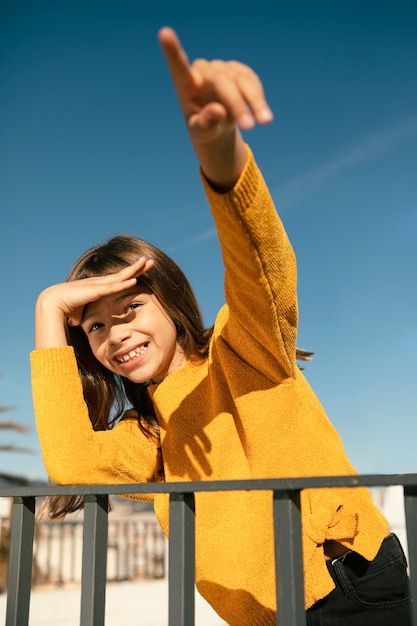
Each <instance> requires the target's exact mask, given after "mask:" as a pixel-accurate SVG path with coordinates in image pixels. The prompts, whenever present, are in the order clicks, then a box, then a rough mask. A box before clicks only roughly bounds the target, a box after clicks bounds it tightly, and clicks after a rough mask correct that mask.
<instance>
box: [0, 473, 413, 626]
mask: <svg viewBox="0 0 417 626" xmlns="http://www.w3.org/2000/svg"><path fill="white" fill-rule="evenodd" d="M391 485H401V486H402V487H403V489H404V507H405V520H406V531H407V543H408V554H409V568H410V580H411V596H412V600H413V622H412V623H413V626H417V474H399V475H363V476H331V477H313V478H294V479H268V480H243V481H237V480H236V481H216V482H194V483H165V484H161V483H157V484H154V483H152V484H146V485H89V486H77V487H50V486H47V487H42V488H32V487H20V488H7V489H0V497H12V498H13V512H12V525H11V534H10V553H9V572H8V596H7V611H6V626H26V625H27V624H28V623H29V605H30V594H31V586H32V561H33V542H34V530H35V503H36V499H37V498H41V497H43V496H47V495H82V496H84V501H85V509H84V522H83V554H82V577H81V608H80V626H104V617H105V592H106V567H107V551H108V550H107V549H108V545H107V544H108V512H107V511H108V498H109V495H111V494H114V495H118V494H127V493H159V492H164V493H169V494H170V541H169V568H168V569H169V577H168V586H169V609H168V620H169V622H168V623H169V626H179V625H181V626H194V620H195V605H194V602H195V601H194V571H195V568H194V538H195V533H194V493H197V492H202V491H206V492H213V491H228V490H245V491H246V490H248V491H250V490H256V491H260V490H268V491H271V492H273V496H274V498H273V513H274V534H275V555H276V563H277V569H276V594H277V603H278V613H277V624H280V625H282V624H285V626H305V624H306V620H305V611H304V590H303V574H302V550H301V516H300V492H301V491H302V490H303V489H306V488H323V487H351V488H352V489H354V488H355V487H359V486H366V487H387V486H391ZM138 626H140V617H139V616H138Z"/></svg>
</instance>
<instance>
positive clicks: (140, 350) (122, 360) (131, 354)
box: [116, 343, 148, 363]
mask: <svg viewBox="0 0 417 626" xmlns="http://www.w3.org/2000/svg"><path fill="white" fill-rule="evenodd" d="M147 349H148V344H147V343H146V344H144V345H143V346H140V347H139V348H136V350H132V351H131V352H129V353H128V354H125V355H124V356H121V357H117V358H116V361H118V362H119V363H127V362H128V361H131V360H132V359H134V358H136V357H138V356H141V355H142V354H144V353H145V352H146V350H147Z"/></svg>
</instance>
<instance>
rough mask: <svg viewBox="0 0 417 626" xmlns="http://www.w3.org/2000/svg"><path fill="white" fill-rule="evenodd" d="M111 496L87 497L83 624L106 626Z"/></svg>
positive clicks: (85, 625)
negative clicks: (109, 504) (109, 497)
mask: <svg viewBox="0 0 417 626" xmlns="http://www.w3.org/2000/svg"><path fill="white" fill-rule="evenodd" d="M107 531H108V496H107V495H87V496H85V498H84V531H83V557H82V573H81V618H80V626H104V617H105V601H106V568H107Z"/></svg>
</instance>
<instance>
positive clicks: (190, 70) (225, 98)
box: [159, 28, 273, 141]
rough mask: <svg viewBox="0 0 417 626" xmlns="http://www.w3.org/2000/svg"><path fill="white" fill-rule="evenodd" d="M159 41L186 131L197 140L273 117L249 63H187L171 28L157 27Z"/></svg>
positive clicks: (201, 61)
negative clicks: (186, 127) (185, 122)
mask: <svg viewBox="0 0 417 626" xmlns="http://www.w3.org/2000/svg"><path fill="white" fill-rule="evenodd" d="M159 42H160V44H161V47H162V50H163V52H164V54H165V58H166V61H167V64H168V68H169V71H170V73H171V76H172V80H173V82H174V86H175V89H176V92H177V96H178V100H179V103H180V106H181V109H182V111H183V114H184V116H185V119H186V121H187V124H188V128H189V131H190V133H191V135H192V136H195V137H196V138H198V139H199V141H202V140H203V139H204V138H205V137H207V140H211V139H212V138H213V137H215V136H216V133H218V132H223V131H224V130H225V129H227V127H228V126H230V127H232V126H233V125H235V124H237V125H238V126H240V128H242V129H250V128H252V127H253V126H254V125H255V124H256V123H259V124H266V123H268V122H270V121H271V120H272V117H273V116H272V112H271V110H270V108H269V106H268V104H267V102H266V100H265V96H264V90H263V87H262V83H261V81H260V79H259V77H258V76H257V74H256V73H255V72H254V71H253V70H252V69H251V68H250V67H248V66H247V65H244V64H243V63H239V62H238V61H220V60H214V61H208V60H205V59H197V60H195V61H194V62H193V63H190V62H189V60H188V58H187V55H186V53H185V51H184V50H183V48H182V46H181V43H180V40H179V38H178V36H177V35H176V33H175V32H174V31H173V30H172V29H171V28H162V29H161V30H160V31H159Z"/></svg>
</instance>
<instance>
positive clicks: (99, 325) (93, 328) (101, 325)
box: [87, 322, 104, 334]
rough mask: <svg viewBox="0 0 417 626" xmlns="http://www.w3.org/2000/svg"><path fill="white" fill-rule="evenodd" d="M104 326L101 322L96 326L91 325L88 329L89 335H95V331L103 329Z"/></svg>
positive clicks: (96, 323) (95, 324)
mask: <svg viewBox="0 0 417 626" xmlns="http://www.w3.org/2000/svg"><path fill="white" fill-rule="evenodd" d="M103 326H104V324H102V323H101V322H95V323H94V324H91V326H89V327H88V328H87V334H88V333H93V332H94V331H96V330H98V329H99V328H102V327H103Z"/></svg>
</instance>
